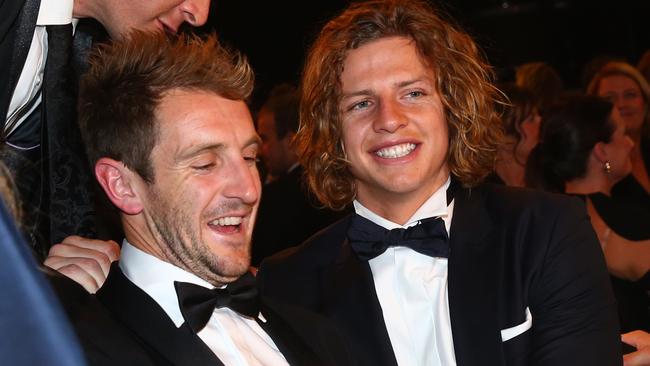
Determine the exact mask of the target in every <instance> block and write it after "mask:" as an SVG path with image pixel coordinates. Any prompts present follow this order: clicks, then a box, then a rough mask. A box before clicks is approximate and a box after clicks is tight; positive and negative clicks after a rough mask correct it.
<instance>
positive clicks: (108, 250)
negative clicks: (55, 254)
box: [61, 235, 120, 262]
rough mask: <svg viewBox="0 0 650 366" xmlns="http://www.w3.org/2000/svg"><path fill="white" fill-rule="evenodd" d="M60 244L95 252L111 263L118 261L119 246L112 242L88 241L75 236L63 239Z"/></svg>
mask: <svg viewBox="0 0 650 366" xmlns="http://www.w3.org/2000/svg"><path fill="white" fill-rule="evenodd" d="M61 244H69V245H74V246H77V247H80V248H85V249H93V250H96V251H98V252H101V253H104V254H105V255H106V256H107V257H108V258H109V259H110V261H111V262H114V261H116V260H118V259H120V246H119V245H118V244H117V243H116V242H114V241H113V240H98V239H88V238H84V237H81V236H77V235H70V236H68V237H67V238H65V239H63V242H62V243H61Z"/></svg>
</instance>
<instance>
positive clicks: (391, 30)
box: [296, 0, 502, 209]
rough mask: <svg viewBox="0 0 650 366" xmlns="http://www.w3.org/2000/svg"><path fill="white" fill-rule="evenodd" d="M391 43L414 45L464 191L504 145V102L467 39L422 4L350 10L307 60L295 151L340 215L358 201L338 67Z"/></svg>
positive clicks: (388, 0)
mask: <svg viewBox="0 0 650 366" xmlns="http://www.w3.org/2000/svg"><path fill="white" fill-rule="evenodd" d="M393 36H400V37H406V38H409V39H411V40H413V42H414V44H415V46H416V48H417V51H418V53H419V55H420V56H421V58H422V60H423V61H424V62H426V64H428V65H430V66H431V67H432V69H433V71H434V74H435V76H436V88H437V91H438V93H439V94H440V96H441V99H442V102H443V105H444V108H445V117H446V119H447V123H448V124H449V146H450V147H449V154H448V163H449V167H450V169H451V172H452V174H453V175H454V176H455V177H457V178H458V180H459V181H460V182H461V183H463V185H465V186H473V185H476V184H478V183H479V182H480V181H481V180H482V179H483V178H484V177H485V176H486V175H487V174H489V173H490V172H491V171H492V169H493V166H494V159H495V154H496V150H497V146H498V144H499V143H500V142H501V141H502V132H501V127H500V123H499V118H498V115H497V113H496V112H495V109H494V104H495V102H500V101H501V99H502V96H501V94H500V93H499V92H498V91H497V89H496V88H495V87H494V86H493V84H492V79H493V71H492V69H491V68H490V67H489V65H488V64H487V62H486V61H485V60H484V57H483V55H482V53H481V52H480V50H479V49H478V47H477V46H476V44H475V43H474V41H473V40H472V38H471V37H470V36H469V35H468V34H466V33H465V32H463V31H461V30H459V29H458V28H457V27H455V26H454V25H452V24H450V23H449V22H448V21H446V20H444V19H443V17H442V16H441V15H440V13H439V12H437V11H435V10H434V9H433V8H431V7H430V6H429V5H428V4H427V3H425V2H423V1H413V0H372V1H367V2H363V3H353V4H351V5H350V6H349V7H348V8H347V9H346V10H345V11H343V13H341V14H340V15H339V16H338V17H336V18H334V19H333V20H331V21H330V22H329V23H327V24H326V25H325V27H324V28H323V29H322V31H321V32H320V34H319V36H318V38H317V39H316V41H315V43H314V44H313V45H312V47H311V49H310V52H309V54H308V56H307V60H306V63H305V68H304V71H303V79H302V95H301V97H302V100H301V107H300V118H301V126H300V129H299V131H298V134H297V137H296V147H297V150H298V154H299V157H300V160H301V163H302V164H303V166H304V167H305V170H306V174H307V181H308V184H309V186H310V188H311V189H312V191H314V193H315V194H316V196H317V197H318V199H319V200H320V201H321V202H323V204H325V205H326V206H328V207H330V208H333V209H341V208H343V207H345V206H346V205H347V204H349V203H350V202H351V201H352V200H353V199H354V197H355V195H356V185H355V180H354V177H353V175H352V173H351V171H350V167H349V165H348V162H347V161H346V160H345V159H344V152H343V148H342V145H341V137H342V131H341V129H342V124H341V114H340V110H339V103H340V101H341V82H340V76H341V73H342V71H343V63H344V61H345V58H346V56H347V53H348V52H349V51H350V50H352V49H356V48H358V47H361V46H363V45H365V44H368V43H370V42H372V41H375V40H378V39H381V38H386V37H393Z"/></svg>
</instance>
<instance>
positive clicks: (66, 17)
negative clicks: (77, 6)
mask: <svg viewBox="0 0 650 366" xmlns="http://www.w3.org/2000/svg"><path fill="white" fill-rule="evenodd" d="M73 6H74V0H41V6H40V7H39V9H38V18H37V19H36V25H60V24H69V23H71V22H72V8H73Z"/></svg>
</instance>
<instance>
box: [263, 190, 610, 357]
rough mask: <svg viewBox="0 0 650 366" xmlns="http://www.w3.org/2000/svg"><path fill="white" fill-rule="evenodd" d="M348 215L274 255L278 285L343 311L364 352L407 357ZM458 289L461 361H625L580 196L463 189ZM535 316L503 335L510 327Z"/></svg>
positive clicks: (267, 279)
mask: <svg viewBox="0 0 650 366" xmlns="http://www.w3.org/2000/svg"><path fill="white" fill-rule="evenodd" d="M349 222H350V219H349V218H345V219H343V220H341V221H339V222H338V223H336V224H334V225H332V226H331V227H329V228H328V229H326V230H323V231H322V232H320V233H318V234H317V235H315V236H314V237H312V238H311V239H309V240H308V241H307V242H306V243H304V244H303V245H302V246H300V247H298V248H292V249H289V250H287V251H285V252H282V253H280V254H279V255H277V256H274V257H272V258H270V259H268V260H267V261H265V262H263V263H262V266H261V268H260V272H259V274H258V283H259V286H260V290H261V292H262V294H263V295H264V296H266V297H269V298H273V299H276V300H277V301H284V302H287V303H289V304H291V305H293V306H297V307H301V308H303V309H305V310H307V311H311V312H314V313H317V314H320V315H322V316H325V317H327V318H328V319H330V320H331V322H332V324H334V325H336V326H337V327H339V329H340V330H341V332H342V333H343V335H344V337H345V339H346V341H348V342H350V344H351V347H353V348H354V352H355V354H356V355H357V356H358V357H359V359H358V362H359V364H363V365H396V364H397V363H396V360H395V356H394V354H393V350H392V346H391V344H390V339H389V336H388V333H387V330H386V327H385V325H384V319H383V315H382V309H381V306H380V304H379V302H378V299H377V295H376V292H375V287H374V282H373V278H372V272H371V270H370V267H369V265H368V263H367V262H364V261H360V260H359V259H358V258H357V257H356V256H355V254H354V253H353V252H352V251H351V248H350V246H349V244H348V243H347V239H346V232H347V228H348V226H349ZM450 246H451V254H450V257H449V263H448V297H449V307H450V318H451V328H452V334H453V344H454V351H455V355H456V361H457V364H458V365H459V366H469V365H522V366H523V365H549V366H556V365H608V366H609V365H617V364H621V362H622V358H621V353H620V341H619V336H618V324H617V318H616V307H615V302H614V299H613V296H612V291H611V287H610V284H609V277H608V275H607V270H606V267H605V263H604V260H603V255H602V252H601V250H600V247H599V244H598V241H597V238H596V236H595V234H594V232H593V229H592V228H591V224H590V222H589V219H588V217H587V215H586V210H585V209H584V205H582V203H581V202H580V201H579V200H577V199H574V198H568V197H564V196H559V195H550V194H545V193H541V192H533V191H526V190H512V189H510V188H507V187H499V186H496V185H485V186H481V187H476V188H473V189H471V190H468V189H459V191H458V192H457V193H456V195H455V207H454V212H453V217H452V223H451V228H450ZM526 308H529V309H530V312H531V313H532V327H531V328H530V329H528V330H527V331H525V332H523V333H521V334H519V335H518V336H516V337H514V338H512V339H510V340H508V341H506V342H502V339H501V330H503V329H507V328H511V327H514V326H517V325H519V324H522V323H524V321H525V319H526V316H525V309H526Z"/></svg>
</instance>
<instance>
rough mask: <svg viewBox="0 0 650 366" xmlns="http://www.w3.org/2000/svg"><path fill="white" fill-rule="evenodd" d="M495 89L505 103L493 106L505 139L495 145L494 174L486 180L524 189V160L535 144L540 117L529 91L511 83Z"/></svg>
mask: <svg viewBox="0 0 650 366" xmlns="http://www.w3.org/2000/svg"><path fill="white" fill-rule="evenodd" d="M499 89H500V90H501V91H502V92H503V93H504V94H505V96H506V97H507V101H506V102H505V103H503V104H497V107H498V109H499V115H500V116H501V124H502V126H503V130H504V132H505V140H504V142H503V143H502V144H501V146H499V152H498V153H497V158H496V162H495V167H494V174H492V175H490V176H489V177H488V181H491V182H494V183H500V184H505V185H507V186H511V187H524V186H525V185H526V182H525V173H526V161H527V160H528V155H529V154H530V151H531V150H532V149H533V148H534V147H535V145H537V141H538V136H539V127H540V123H541V120H542V118H541V117H540V116H539V112H538V111H537V107H536V105H535V100H534V98H533V95H532V94H531V93H530V92H528V91H527V90H525V89H522V88H520V87H518V86H516V85H514V84H505V85H501V86H500V87H499Z"/></svg>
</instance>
